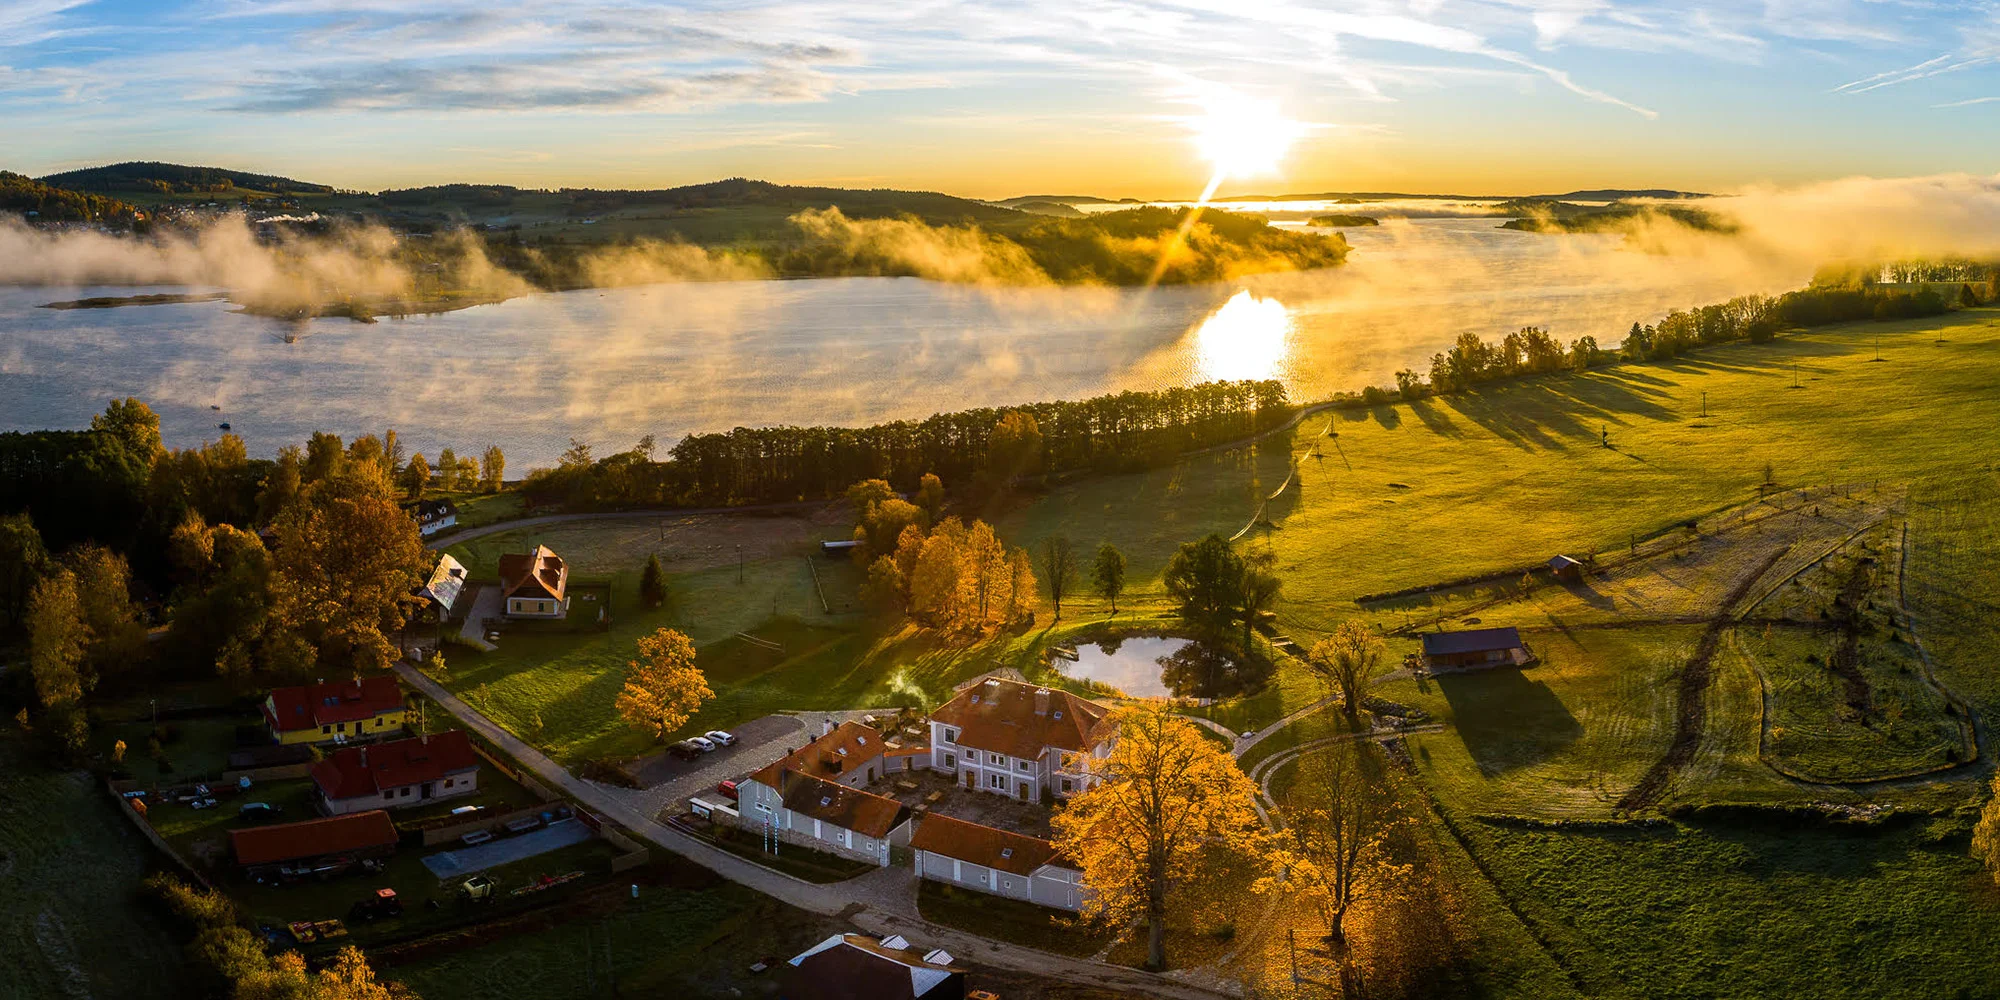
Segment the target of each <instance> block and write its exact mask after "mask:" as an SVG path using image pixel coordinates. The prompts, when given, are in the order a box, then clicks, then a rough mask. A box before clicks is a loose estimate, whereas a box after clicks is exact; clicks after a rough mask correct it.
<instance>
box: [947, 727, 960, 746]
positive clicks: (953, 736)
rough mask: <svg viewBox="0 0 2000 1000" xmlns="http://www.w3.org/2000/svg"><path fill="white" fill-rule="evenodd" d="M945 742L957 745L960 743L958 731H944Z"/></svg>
mask: <svg viewBox="0 0 2000 1000" xmlns="http://www.w3.org/2000/svg"><path fill="white" fill-rule="evenodd" d="M944 741H945V742H946V743H957V742H958V730H956V729H947V730H945V731H944Z"/></svg>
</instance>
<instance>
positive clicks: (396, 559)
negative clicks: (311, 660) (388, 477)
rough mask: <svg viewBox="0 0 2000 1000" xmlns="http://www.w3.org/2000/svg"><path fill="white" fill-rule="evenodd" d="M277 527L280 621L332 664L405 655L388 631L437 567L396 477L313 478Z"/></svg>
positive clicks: (398, 624) (384, 663)
mask: <svg viewBox="0 0 2000 1000" xmlns="http://www.w3.org/2000/svg"><path fill="white" fill-rule="evenodd" d="M370 464H371V466H372V461H371V463H370ZM373 468H374V469H376V470H377V471H379V466H373ZM276 528H277V538H278V543H277V547H276V553H275V561H276V569H277V576H278V580H277V582H276V584H275V585H274V587H273V591H274V593H275V595H276V597H277V599H278V602H279V604H278V607H277V608H276V612H277V617H278V619H279V621H280V622H281V623H282V624H283V625H284V626H285V627H287V628H290V629H293V630H295V631H296V632H297V634H298V635H299V636H300V637H301V638H302V639H304V640H305V641H306V642H307V643H309V644H310V645H311V646H312V647H313V648H314V649H315V650H316V651H317V658H318V660H319V662H320V663H321V665H322V666H326V667H333V668H350V669H351V668H358V667H366V668H371V669H376V670H381V669H386V668H387V667H388V666H389V664H390V663H391V662H393V661H394V660H395V659H396V657H397V655H398V654H397V651H396V648H395V646H394V644H392V643H391V642H390V641H389V639H388V638H387V637H388V636H389V635H393V634H395V633H396V632H397V630H399V629H401V628H402V627H403V624H404V622H405V620H406V617H407V615H408V612H409V610H410V609H411V607H412V606H413V604H414V598H413V597H412V596H411V594H412V592H413V591H414V590H415V589H416V587H417V586H419V585H420V584H421V583H422V582H423V580H424V578H425V576H426V573H427V571H428V570H429V568H430V555H429V553H427V552H426V551H425V550H424V545H423V542H422V540H421V539H420V538H419V537H418V534H417V524H416V522H415V521H413V520H411V518H410V516H409V515H408V514H406V513H404V511H403V509H402V507H401V506H400V505H399V504H398V503H397V502H396V497H395V495H394V492H393V491H392V490H391V488H390V487H389V485H388V483H387V482H386V481H385V480H384V479H383V478H382V477H381V476H380V475H377V474H372V473H369V472H357V473H342V474H341V475H338V476H335V477H333V478H331V479H326V480H321V481H319V482H316V483H313V484H312V485H311V486H310V487H308V488H307V489H306V491H305V493H304V494H303V495H302V496H301V497H300V498H299V501H298V502H297V503H295V504H293V505H292V506H291V507H290V508H288V509H287V510H286V511H285V512H284V513H283V514H282V515H280V517H279V518H278V522H277V525H276Z"/></svg>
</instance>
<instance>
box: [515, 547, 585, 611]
mask: <svg viewBox="0 0 2000 1000" xmlns="http://www.w3.org/2000/svg"><path fill="white" fill-rule="evenodd" d="M568 584H569V570H568V569H567V568H566V567H565V566H563V561H562V557H561V556H559V555H556V554H555V550H553V549H551V548H549V547H548V546H546V545H537V546H535V550H534V551H533V552H530V553H528V554H527V555H512V554H510V555H504V556H501V557H500V591H501V596H502V597H531V598H532V597H547V598H552V599H554V600H557V601H560V600H562V599H563V591H564V589H566V588H567V586H568Z"/></svg>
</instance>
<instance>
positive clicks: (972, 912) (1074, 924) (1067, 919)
mask: <svg viewBox="0 0 2000 1000" xmlns="http://www.w3.org/2000/svg"><path fill="white" fill-rule="evenodd" d="M917 912H918V913H919V914H921V915H922V916H923V918H924V919H925V920H928V921H930V922H932V923H936V924H943V925H945V926H946V927H956V928H958V929H959V930H962V931H965V932H967V933H970V934H977V935H980V936H981V937H990V938H998V939H1000V940H1002V941H1007V942H1011V943H1013V944H1018V945H1023V946H1025V947H1029V948H1036V949H1039V950H1041V951H1052V952H1055V953H1056V954H1058V955H1069V956H1072V957H1079V958H1080V957H1087V956H1090V955H1095V954H1097V952H1098V951H1099V950H1100V949H1102V948H1103V947H1104V946H1105V945H1107V944H1109V943H1111V938H1112V936H1113V935H1112V932H1111V931H1110V930H1108V929H1106V928H1103V927H1097V926H1092V925H1089V924H1084V923H1082V922H1080V921H1079V920H1077V918H1076V917H1075V916H1074V915H1072V914H1068V913H1064V912H1063V911H1061V910H1052V909H1050V908H1048V907H1046V906H1037V905H1035V904H1033V903H1024V902H1022V901H1021V900H1018V899H1007V898H1005V897H1001V896H995V895H993V894H992V893H990V892H975V891H973V890H971V889H960V888H958V887H956V886H950V885H945V884H944V883H942V882H933V881H931V880H930V879H923V880H921V881H920V882H918V884H917Z"/></svg>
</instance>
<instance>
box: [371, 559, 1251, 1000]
mask: <svg viewBox="0 0 2000 1000" xmlns="http://www.w3.org/2000/svg"><path fill="white" fill-rule="evenodd" d="M516 524H518V522H516ZM396 672H397V673H398V674H400V675H402V678H403V682H404V683H406V684H408V685H409V686H410V687H412V688H414V689H416V690H418V691H421V692H423V693H424V695H425V696H426V697H428V698H430V699H432V700H434V701H436V702H437V703H438V704H439V705H442V706H444V708H445V709H447V710H448V711H450V712H451V713H452V714H453V715H456V716H458V718H459V719H460V720H462V721H463V722H464V723H465V724H466V726H468V727H470V728H471V729H472V730H473V731H475V732H477V733H478V734H479V735H481V736H483V737H485V738H486V739H487V740H488V741H489V742H491V743H492V744H493V745H494V746H496V747H498V748H500V749H501V750H502V751H504V752H505V753H507V754H508V755H509V756H511V757H513V758H514V760H515V761H517V762H518V763H519V764H520V765H521V766H522V767H524V768H526V769H528V770H529V771H532V772H534V774H535V776H536V777H538V778H540V779H542V780H543V781H545V782H547V783H548V784H549V785H550V786H551V787H554V788H558V789H561V790H562V792H563V794H565V795H568V796H569V797H570V798H572V799H574V800H576V801H577V802H578V803H579V804H581V805H583V806H585V807H586V808H588V809H590V810H591V811H592V812H594V813H596V814H597V815H599V816H602V817H604V818H606V819H609V820H611V821H612V822H615V823H617V824H618V825H619V826H622V827H624V828H625V829H627V830H630V831H631V832H632V833H633V834H634V835H635V836H637V837H639V838H640V839H642V840H645V841H647V842H649V843H652V844H654V845H656V846H658V847H660V848H663V849H665V850H668V851H672V852H673V853H675V854H678V855H680V856H681V857H684V858H686V859H688V860H689V861H692V862H694V863H695V864H698V865H701V866H702V867H704V868H707V869H708V870H710V871H713V872H715V873H716V874H718V875H721V876H722V877H723V878H726V879H728V880H730V881H732V882H736V883H739V884H741V885H745V886H748V887H750V888H752V889H755V890H757V891H758V892H761V893H763V894H764V895H766V896H770V897H772V898H774V899H777V900H780V901H782V902H785V903H789V904H791V905H792V906H796V907H798V908H799V909H802V910H809V911H811V912H813V913H818V914H823V915H826V916H841V915H845V916H846V917H847V919H848V920H849V921H850V922H852V923H853V924H854V926H856V927H858V928H860V929H861V930H862V931H864V932H866V933H869V934H874V935H878V936H883V937H886V936H888V935H891V934H902V935H904V936H906V937H909V938H910V939H911V940H913V941H917V942H919V943H921V944H924V945H926V946H929V947H936V948H943V949H944V950H946V951H948V952H951V953H952V954H953V955H955V956H957V957H959V958H960V959H963V960H966V961H969V962H973V963H976V964H980V965H987V966H992V967H994V968H999V969H1006V970H1008V971H1011V972H1020V973H1026V974H1028V975H1033V976H1041V977H1045V978H1049V979H1056V980H1061V981H1064V982H1069V983H1076V984H1080V985H1085V986H1091V987H1096V988H1098V989H1104V990H1111V991H1115V992H1118V993H1121V994H1132V995H1137V996H1145V997H1171V998H1175V1000H1215V998H1217V997H1222V996H1228V995H1229V994H1226V993H1219V992H1216V991H1215V990H1211V989H1207V988H1204V987H1201V986H1197V985H1193V984H1191V983H1187V982H1184V981H1182V980H1180V979H1176V978H1174V977H1173V976H1172V975H1155V974H1153V973H1150V972H1144V971H1141V970H1138V969H1132V968H1127V967H1125V966H1122V965H1112V964H1110V963H1108V962H1097V961H1092V960H1088V959H1078V958H1067V957H1064V956H1061V955H1052V954H1050V953H1048V952H1044V951H1037V950H1035V949H1033V948H1027V947H1023V946H1021V945H1016V944H1009V943H1006V942H1003V941H995V940H992V939H991V938H985V937H980V936H978V935H975V934H969V933H966V932H964V931H960V930H956V929H954V928H950V927H945V926H942V925H939V924H933V923H931V922H929V921H927V920H925V919H923V917H922V916H920V915H918V913H917V904H916V875H915V874H914V873H913V872H911V871H910V869H908V868H903V867H899V866H890V867H887V868H883V869H881V870H879V871H875V872H871V873H869V874H867V875H863V876H861V877H859V878H854V879H849V880H847V881H845V882H839V883H835V884H832V885H817V884H814V883H811V882H806V881H802V880H800V879H796V878H793V877H791V876H790V875H785V874H783V873H780V872H776V871H773V870H771V869H769V868H765V867H764V866H762V865H759V864H757V863H756V862H753V861H750V860H748V859H746V858H742V857H738V856H737V855H734V854H731V853H729V852H727V851H724V850H722V849H721V848H718V847H715V846H713V845H711V844H707V843H704V842H702V841H701V840H699V839H696V838H694V837H691V836H689V835H687V834H685V833H682V832H680V831H679V830H675V829H673V828H671V827H669V826H667V825H666V824H664V823H661V822H659V821H657V820H655V819H654V818H653V817H651V816H648V815H644V814H643V813H641V812H639V811H638V810H636V809H633V808H631V806H630V805H628V804H627V802H626V801H622V800H621V799H620V797H619V796H616V795H614V794H611V793H610V792H611V790H610V789H607V788H606V787H605V786H602V785H598V784H596V783H595V782H590V781H585V780H583V779H581V778H578V777H576V776H574V775H572V774H570V773H569V771H567V770H565V769H564V768H563V767H562V766H560V765H558V764H557V763H556V762H555V761H552V760H550V759H549V758H548V757H546V756H544V755H543V754H542V753H541V752H540V751H538V750H536V749H535V748H534V747H531V746H529V745H528V744H526V743H524V742H522V741H521V740H520V739H519V738H518V737H516V736H515V735H514V734H513V733H510V732H508V731H507V730H505V729H503V728H501V727H500V726H499V725H498V724H496V723H494V722H493V721H492V720H491V719H488V718H487V717H486V716H485V715H483V714H481V713H480V712H479V711H478V710H477V709H475V708H473V707H472V706H471V705H468V704H466V703H465V702H463V701H461V700H459V698H458V697H457V696H456V695H454V694H452V693H451V692H450V691H447V690H445V689H444V687H443V686H442V685H440V684H438V683H437V682H436V681H434V680H431V679H430V678H429V677H427V676H425V675H424V674H423V673H422V672H421V671H419V670H417V669H416V667H414V666H412V665H410V664H409V663H408V662H399V663H397V664H396Z"/></svg>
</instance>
